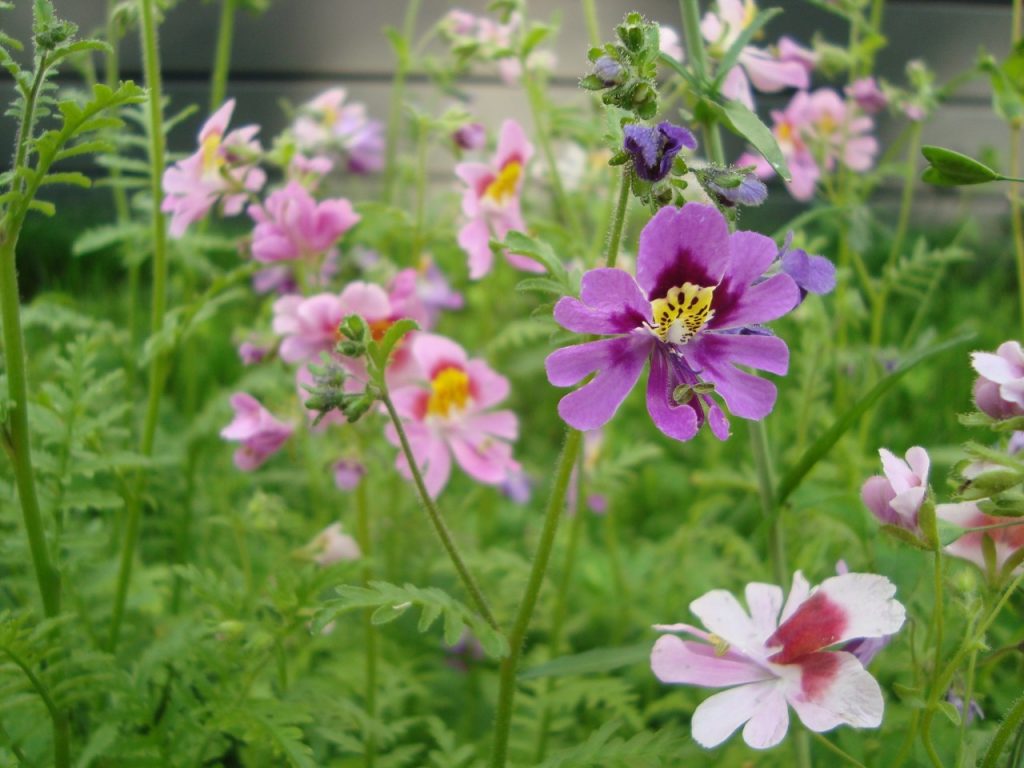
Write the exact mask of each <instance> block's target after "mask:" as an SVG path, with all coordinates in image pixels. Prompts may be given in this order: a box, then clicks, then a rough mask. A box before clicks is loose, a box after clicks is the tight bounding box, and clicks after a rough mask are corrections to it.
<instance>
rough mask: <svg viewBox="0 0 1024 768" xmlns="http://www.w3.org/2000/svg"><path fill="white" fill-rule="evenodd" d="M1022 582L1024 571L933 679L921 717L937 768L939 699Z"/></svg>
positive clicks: (924, 740) (923, 735) (939, 765)
mask: <svg viewBox="0 0 1024 768" xmlns="http://www.w3.org/2000/svg"><path fill="white" fill-rule="evenodd" d="M1022 581H1024V571H1021V573H1020V574H1018V575H1017V576H1016V577H1015V578H1014V580H1013V581H1011V582H1010V584H1009V585H1008V586H1007V587H1006V589H1005V590H1004V591H1003V594H1002V595H1000V597H999V600H998V602H996V604H995V606H994V607H993V608H992V610H991V611H989V614H988V616H986V617H985V619H984V620H983V621H982V622H981V623H980V624H979V625H978V626H977V628H976V629H975V630H974V632H971V633H969V634H968V635H967V636H965V637H964V640H963V642H961V644H960V647H959V648H958V649H957V652H956V653H955V654H954V655H953V658H952V659H950V661H949V663H948V664H947V665H946V666H945V668H944V669H943V670H942V672H941V673H940V674H939V675H937V676H935V677H934V678H933V679H932V686H931V690H930V691H929V693H928V701H927V703H926V704H925V711H924V714H923V715H922V717H921V742H922V743H923V744H924V748H925V751H927V752H928V756H929V758H930V759H931V762H932V764H933V765H935V766H936V768H942V760H941V759H940V758H939V756H938V753H937V752H936V751H935V747H934V746H933V745H932V740H931V725H932V720H933V719H934V718H935V712H936V711H937V709H938V702H939V698H940V697H941V696H942V694H943V693H944V692H945V691H946V690H947V689H948V688H949V684H950V682H952V680H953V675H955V674H956V671H957V669H959V667H960V664H961V663H962V662H963V660H964V657H965V656H966V655H967V654H968V653H969V652H971V651H972V649H973V648H974V646H975V644H976V643H977V642H978V641H979V640H980V639H981V638H982V637H984V635H985V633H986V632H987V631H988V628H989V627H990V626H991V625H992V622H994V621H995V620H996V617H998V616H999V614H1000V613H1001V612H1002V610H1003V608H1005V607H1006V603H1007V602H1008V601H1009V600H1010V597H1011V596H1012V595H1013V593H1014V592H1016V590H1017V588H1018V587H1019V586H1020V585H1021V582H1022Z"/></svg>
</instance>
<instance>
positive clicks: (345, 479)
mask: <svg viewBox="0 0 1024 768" xmlns="http://www.w3.org/2000/svg"><path fill="white" fill-rule="evenodd" d="M364 477H366V466H365V465H364V464H363V463H362V462H359V461H355V460H354V459H339V460H338V461H336V462H334V485H335V486H336V487H337V489H338V490H339V491H354V490H355V489H356V488H358V487H359V484H360V483H361V482H363V478H364Z"/></svg>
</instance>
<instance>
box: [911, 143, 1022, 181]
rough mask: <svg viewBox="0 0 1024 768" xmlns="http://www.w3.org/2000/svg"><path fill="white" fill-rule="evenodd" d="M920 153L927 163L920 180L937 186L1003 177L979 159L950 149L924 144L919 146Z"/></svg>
mask: <svg viewBox="0 0 1024 768" xmlns="http://www.w3.org/2000/svg"><path fill="white" fill-rule="evenodd" d="M921 154H922V155H924V158H925V160H927V161H928V163H929V167H928V168H926V169H925V171H924V173H923V174H922V176H921V178H922V180H924V181H926V182H928V183H929V184H934V185H936V186H939V187H958V186H966V185H968V184H985V183H987V182H990V181H999V180H1000V179H1002V178H1003V176H1002V175H1001V174H999V173H997V172H996V171H994V170H992V169H991V168H989V167H988V166H987V165H985V164H984V163H982V162H981V161H979V160H975V159H974V158H973V157H968V156H967V155H964V154H961V153H960V152H954V151H953V150H952V149H946V148H945V147H935V146H926V147H922V148H921Z"/></svg>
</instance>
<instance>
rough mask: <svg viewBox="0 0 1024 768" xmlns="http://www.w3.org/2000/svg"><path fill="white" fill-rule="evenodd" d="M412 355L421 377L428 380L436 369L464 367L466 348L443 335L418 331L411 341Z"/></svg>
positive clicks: (432, 376) (463, 368)
mask: <svg viewBox="0 0 1024 768" xmlns="http://www.w3.org/2000/svg"><path fill="white" fill-rule="evenodd" d="M412 355H413V357H414V358H415V359H416V363H417V365H419V367H420V372H421V373H422V375H423V378H424V379H426V380H428V381H430V380H431V379H433V378H434V377H435V376H436V375H437V373H438V371H440V370H442V369H444V368H448V367H453V368H461V369H462V370H465V369H466V363H467V359H466V350H464V349H463V348H462V347H460V346H459V345H458V344H457V343H455V342H454V341H452V340H451V339H449V338H447V337H445V336H439V335H438V334H436V333H418V334H416V338H415V339H414V340H413V342H412Z"/></svg>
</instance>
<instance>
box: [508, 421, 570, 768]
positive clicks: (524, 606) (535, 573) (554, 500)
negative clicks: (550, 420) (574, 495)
mask: <svg viewBox="0 0 1024 768" xmlns="http://www.w3.org/2000/svg"><path fill="white" fill-rule="evenodd" d="M582 438H583V433H582V432H580V431H579V430H576V429H571V428H570V429H568V430H567V431H566V436H565V443H564V445H563V446H562V455H561V456H560V457H559V459H558V464H557V469H556V470H555V484H554V487H553V488H552V489H551V496H550V497H549V498H548V506H547V510H546V511H545V513H544V527H543V529H542V530H541V534H540V542H539V544H538V545H537V555H536V556H535V557H534V560H533V567H532V568H531V569H530V577H529V580H528V581H527V584H526V593H525V594H524V595H523V600H522V602H520V604H519V612H518V613H517V614H516V619H515V623H514V624H513V625H512V631H511V632H510V633H509V636H508V645H509V654H508V656H506V657H505V658H504V659H502V662H501V671H500V675H499V683H498V685H499V688H498V711H497V714H496V715H495V724H494V746H493V748H492V751H491V768H505V764H506V762H507V761H508V736H509V729H510V728H511V726H512V701H513V699H514V697H515V692H516V672H517V670H518V667H519V657H520V656H521V655H522V652H523V641H524V639H525V638H526V630H527V629H528V628H529V626H530V619H531V618H532V617H533V609H534V607H535V606H536V604H537V597H538V595H539V594H540V588H541V585H542V583H543V581H544V573H545V571H546V570H547V566H548V560H549V558H550V557H551V547H552V544H553V543H554V541H555V534H556V533H557V531H558V523H559V521H560V520H561V518H562V514H563V512H564V511H565V494H566V490H567V489H568V487H569V478H570V476H571V475H572V467H573V464H574V463H575V462H576V456H577V454H578V453H579V450H580V444H581V442H582Z"/></svg>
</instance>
